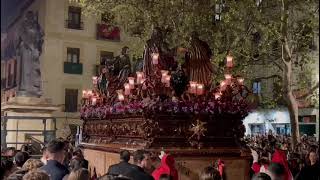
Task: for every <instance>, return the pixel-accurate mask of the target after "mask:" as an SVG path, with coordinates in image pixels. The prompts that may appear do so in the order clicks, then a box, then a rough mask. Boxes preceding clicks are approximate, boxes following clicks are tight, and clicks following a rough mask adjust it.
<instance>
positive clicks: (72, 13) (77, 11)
mask: <svg viewBox="0 0 320 180" xmlns="http://www.w3.org/2000/svg"><path fill="white" fill-rule="evenodd" d="M67 27H68V28H69V29H83V27H82V22H81V8H80V7H73V6H69V11H68V20H67Z"/></svg>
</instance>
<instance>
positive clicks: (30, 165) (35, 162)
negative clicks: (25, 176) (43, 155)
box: [22, 159, 44, 171]
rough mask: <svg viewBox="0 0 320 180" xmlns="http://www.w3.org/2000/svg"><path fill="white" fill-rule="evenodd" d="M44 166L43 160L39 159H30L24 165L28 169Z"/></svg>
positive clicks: (23, 167)
mask: <svg viewBox="0 0 320 180" xmlns="http://www.w3.org/2000/svg"><path fill="white" fill-rule="evenodd" d="M42 166H44V164H43V162H41V161H40V160H39V159H28V160H27V161H26V162H25V163H24V164H23V166H22V169H24V170H27V171H32V170H35V169H38V168H41V167H42Z"/></svg>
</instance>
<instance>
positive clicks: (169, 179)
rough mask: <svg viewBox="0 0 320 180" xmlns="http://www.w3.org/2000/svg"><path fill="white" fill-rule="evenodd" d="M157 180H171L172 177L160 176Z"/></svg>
mask: <svg viewBox="0 0 320 180" xmlns="http://www.w3.org/2000/svg"><path fill="white" fill-rule="evenodd" d="M159 180H173V177H172V176H170V175H168V174H161V175H160V177H159Z"/></svg>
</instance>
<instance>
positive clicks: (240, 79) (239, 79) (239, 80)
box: [237, 77, 244, 85]
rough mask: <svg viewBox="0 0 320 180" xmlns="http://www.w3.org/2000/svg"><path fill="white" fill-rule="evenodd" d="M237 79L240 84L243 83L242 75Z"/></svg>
mask: <svg viewBox="0 0 320 180" xmlns="http://www.w3.org/2000/svg"><path fill="white" fill-rule="evenodd" d="M237 80H238V83H239V84H240V85H243V82H244V79H243V78H242V77H239V78H237Z"/></svg>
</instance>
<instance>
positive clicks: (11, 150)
mask: <svg viewBox="0 0 320 180" xmlns="http://www.w3.org/2000/svg"><path fill="white" fill-rule="evenodd" d="M16 153H17V150H16V148H14V147H8V148H7V149H6V150H5V154H4V155H5V156H7V157H14V156H15V155H16Z"/></svg>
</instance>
